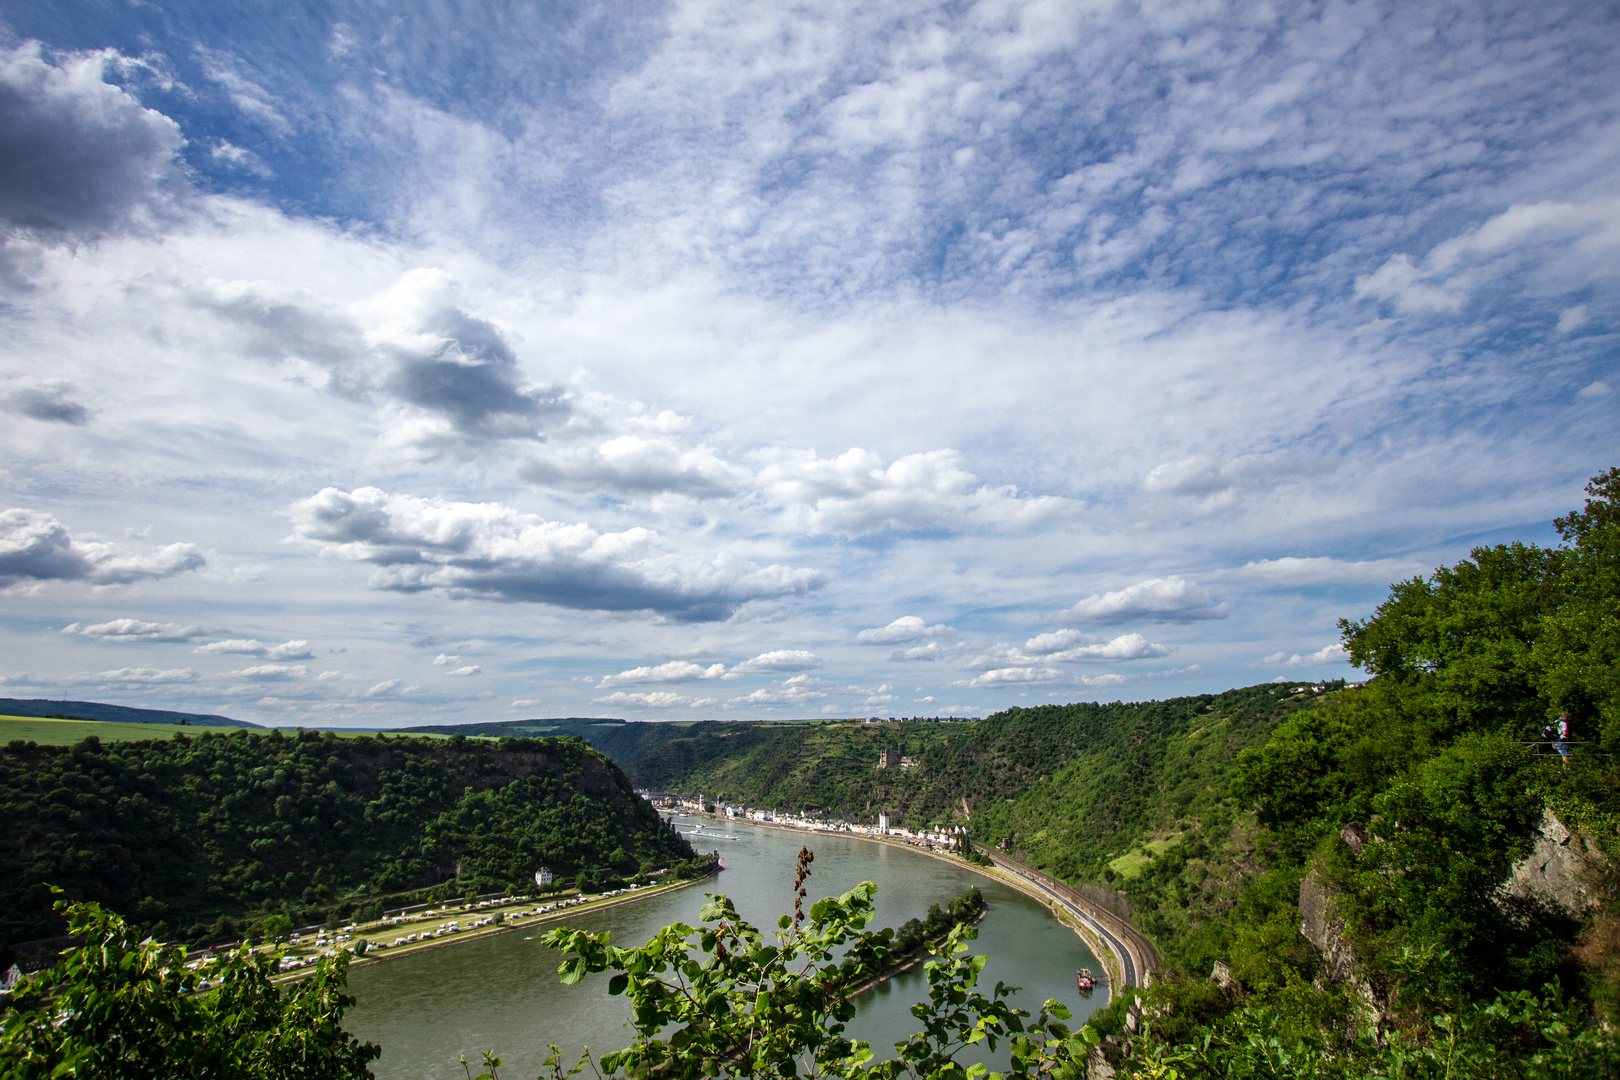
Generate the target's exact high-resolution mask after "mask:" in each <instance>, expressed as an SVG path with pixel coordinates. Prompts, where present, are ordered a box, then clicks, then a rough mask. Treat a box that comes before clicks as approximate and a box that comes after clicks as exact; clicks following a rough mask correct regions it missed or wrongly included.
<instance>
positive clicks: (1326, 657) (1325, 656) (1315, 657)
mask: <svg viewBox="0 0 1620 1080" xmlns="http://www.w3.org/2000/svg"><path fill="white" fill-rule="evenodd" d="M1349 661H1350V653H1349V652H1348V651H1347V650H1346V649H1345V647H1344V646H1343V645H1340V644H1339V643H1338V642H1334V643H1333V644H1331V645H1324V646H1322V647H1321V648H1320V649H1317V650H1316V651H1315V652H1313V653H1307V654H1305V655H1303V656H1302V655H1300V654H1299V653H1295V654H1294V655H1292V656H1289V655H1288V654H1287V653H1284V652H1275V653H1272V654H1271V655H1270V656H1268V657H1266V658H1265V660H1264V661H1263V662H1264V663H1267V664H1284V665H1286V666H1288V667H1312V666H1315V665H1317V664H1340V663H1349Z"/></svg>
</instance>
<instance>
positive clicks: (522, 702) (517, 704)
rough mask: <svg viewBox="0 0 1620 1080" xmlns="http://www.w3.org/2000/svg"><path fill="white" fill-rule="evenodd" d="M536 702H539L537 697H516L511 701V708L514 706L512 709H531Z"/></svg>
mask: <svg viewBox="0 0 1620 1080" xmlns="http://www.w3.org/2000/svg"><path fill="white" fill-rule="evenodd" d="M538 704H540V699H539V698H532V697H526V698H518V699H517V700H516V701H514V702H512V708H514V709H532V708H534V707H535V706H536V705H538Z"/></svg>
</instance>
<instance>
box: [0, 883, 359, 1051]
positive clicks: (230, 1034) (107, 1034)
mask: <svg viewBox="0 0 1620 1080" xmlns="http://www.w3.org/2000/svg"><path fill="white" fill-rule="evenodd" d="M57 908H58V910H59V911H61V912H62V913H63V914H64V915H65V916H66V917H67V921H68V929H69V931H70V932H71V933H72V934H73V936H75V937H76V938H78V939H79V940H80V941H82V942H83V944H82V945H80V946H78V947H76V948H73V949H70V950H69V951H68V952H66V953H64V954H63V955H62V957H61V958H60V959H59V960H57V962H56V964H55V966H53V967H52V968H51V969H50V970H49V971H45V972H41V973H40V974H38V975H36V976H33V977H31V978H28V979H24V980H22V981H21V982H20V983H18V985H17V987H16V988H15V989H14V991H13V994H12V1000H11V1003H10V1005H9V1006H8V1008H7V1009H6V1011H5V1013H4V1015H3V1016H0V1078H3V1080H35V1078H39V1080H44V1078H47V1077H50V1078H57V1077H119V1078H120V1080H146V1078H151V1080H169V1078H172V1077H177V1076H184V1077H187V1078H188V1080H215V1078H217V1080H293V1078H296V1080H351V1078H352V1080H358V1078H361V1077H369V1076H370V1075H371V1071H370V1069H369V1068H368V1067H367V1064H366V1063H367V1062H369V1061H371V1060H372V1059H374V1058H376V1057H377V1056H378V1054H379V1053H380V1052H381V1051H380V1050H379V1049H378V1047H376V1046H374V1045H371V1044H367V1043H362V1042H359V1041H358V1040H357V1039H355V1038H354V1036H353V1035H350V1034H349V1033H348V1032H347V1031H344V1030H343V1027H342V1021H343V1013H344V1011H345V1010H346V1009H347V1008H348V1007H349V1006H350V1005H352V1004H354V999H353V998H351V997H349V996H348V995H346V994H345V993H343V988H344V986H345V983H346V981H347V967H348V957H347V955H346V954H342V953H340V954H338V956H336V957H333V958H327V957H323V958H322V959H321V960H320V961H319V962H318V963H317V964H316V966H315V968H314V970H313V972H312V974H311V976H310V977H309V978H306V979H301V980H299V981H297V982H295V983H290V984H288V985H286V986H279V987H278V986H277V985H276V984H275V983H273V982H272V981H271V976H272V975H274V974H275V970H276V959H277V956H276V954H273V953H254V952H252V951H250V950H248V949H245V948H244V949H241V950H238V951H236V952H232V953H227V954H224V955H221V956H218V957H215V958H213V959H211V960H209V961H208V962H207V963H206V964H204V965H203V966H202V967H200V968H199V969H198V970H196V971H192V970H189V969H187V967H186V964H185V951H184V950H183V949H178V948H171V947H169V946H165V945H162V944H159V943H158V942H156V941H153V940H151V939H150V938H148V939H145V940H141V939H140V938H139V935H138V934H137V932H136V931H135V930H134V929H133V928H131V927H130V926H129V925H128V924H126V923H125V922H124V920H123V919H122V918H120V917H119V916H117V915H115V914H113V913H111V912H107V911H103V910H102V909H101V907H100V906H99V905H97V904H72V905H69V904H66V903H59V904H58V905H57Z"/></svg>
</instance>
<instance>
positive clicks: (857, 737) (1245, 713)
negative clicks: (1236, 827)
mask: <svg viewBox="0 0 1620 1080" xmlns="http://www.w3.org/2000/svg"><path fill="white" fill-rule="evenodd" d="M1340 686H1342V683H1334V684H1328V685H1327V687H1326V690H1327V691H1328V692H1329V693H1331V692H1332V691H1333V690H1336V689H1338V688H1339V687H1340ZM1323 696H1324V695H1323V694H1321V693H1318V692H1317V689H1316V686H1315V685H1314V684H1312V685H1310V686H1302V687H1296V686H1294V685H1288V686H1274V685H1271V684H1266V685H1263V686H1254V687H1249V688H1246V689H1241V690H1230V691H1227V692H1226V693H1224V694H1200V695H1195V696H1190V697H1182V698H1173V699H1171V700H1168V701H1149V702H1115V703H1111V704H1105V705H1100V704H1095V703H1084V704H1076V705H1044V706H1040V707H1037V708H1033V709H1010V710H1008V711H1006V712H1002V713H997V714H995V715H993V716H990V717H988V718H986V719H984V720H982V721H979V722H978V723H966V722H959V721H958V722H949V721H947V722H941V723H931V722H909V723H885V724H861V723H830V724H819V725H811V724H805V725H794V726H785V725H784V726H780V727H776V728H774V729H770V730H760V729H759V728H758V727H745V726H742V725H731V724H724V725H722V724H712V725H693V726H692V727H691V728H689V729H688V731H689V734H686V735H683V736H681V737H677V738H670V739H666V740H664V741H661V742H659V743H658V744H657V745H656V746H654V747H653V748H652V749H651V750H650V751H648V752H647V753H646V755H645V756H644V757H642V758H641V759H640V760H639V761H638V762H636V763H635V764H634V765H632V766H630V773H631V776H632V778H633V779H634V780H635V781H636V783H637V784H638V785H643V786H647V787H655V788H669V789H671V790H678V791H685V792H701V793H702V794H705V795H711V796H714V797H717V798H722V799H728V800H734V801H739V802H743V803H746V804H748V805H750V806H762V807H771V808H775V809H779V810H786V811H793V812H803V811H822V812H826V813H828V814H831V815H835V816H839V817H842V818H845V819H846V820H851V821H862V822H865V821H874V820H876V818H877V815H878V813H879V812H880V811H882V812H886V813H888V815H889V817H890V820H891V821H893V822H895V823H897V824H898V823H901V822H906V823H909V824H911V825H915V826H923V825H928V824H933V823H942V824H962V823H970V824H971V826H972V828H973V832H974V837H975V839H977V840H978V841H980V842H981V843H999V842H1000V841H1001V840H1003V839H1007V840H1009V841H1010V842H1011V843H1012V845H1013V847H1014V849H1015V850H1016V851H1017V852H1019V853H1020V855H1021V856H1022V857H1025V858H1028V859H1030V860H1031V861H1033V862H1036V863H1038V864H1040V865H1041V866H1043V867H1045V868H1048V869H1050V870H1051V871H1052V872H1053V873H1056V874H1058V875H1060V876H1063V877H1067V878H1070V879H1074V880H1090V879H1097V880H1103V879H1105V878H1108V879H1112V878H1114V877H1116V876H1118V875H1117V873H1116V872H1115V871H1113V870H1111V869H1110V868H1109V864H1110V863H1111V862H1121V863H1122V865H1124V866H1125V867H1126V873H1127V874H1135V873H1137V872H1139V871H1140V869H1141V867H1142V865H1143V864H1145V863H1146V862H1147V861H1149V860H1150V859H1151V855H1150V853H1149V852H1148V851H1146V850H1144V849H1143V848H1142V846H1141V845H1142V843H1144V842H1148V843H1153V842H1155V841H1161V842H1160V843H1156V844H1155V847H1159V848H1162V847H1163V846H1164V843H1175V842H1178V841H1176V840H1175V839H1174V838H1178V837H1181V836H1182V835H1183V834H1184V833H1185V831H1186V829H1187V828H1188V827H1189V826H1188V820H1189V819H1190V818H1193V817H1200V816H1202V815H1205V814H1207V813H1209V812H1212V811H1213V810H1214V809H1215V808H1217V807H1220V806H1223V805H1224V806H1226V808H1227V810H1228V811H1230V809H1231V807H1230V804H1229V803H1228V801H1227V791H1226V787H1227V783H1228V781H1229V779H1230V776H1231V771H1232V767H1233V764H1234V762H1235V761H1236V758H1237V754H1238V752H1239V751H1241V750H1243V749H1244V748H1246V747H1254V746H1259V745H1261V744H1263V743H1264V742H1265V741H1266V739H1267V738H1268V737H1269V736H1270V735H1271V733H1272V731H1273V730H1275V729H1276V727H1277V726H1278V725H1279V724H1281V723H1282V722H1283V721H1284V720H1285V719H1287V718H1288V717H1290V716H1292V715H1293V714H1294V713H1295V712H1297V711H1299V710H1300V709H1302V708H1308V707H1313V706H1315V705H1317V704H1319V703H1320V701H1321V700H1322V699H1323ZM885 748H898V749H901V750H903V752H904V753H905V754H906V755H907V756H909V757H910V758H912V760H913V761H914V762H916V767H914V768H909V769H900V768H888V769H882V770H879V769H877V768H875V765H876V763H877V759H878V754H879V752H880V751H882V750H883V749H885ZM1166 838H1171V839H1166ZM1122 860H1123V861H1122Z"/></svg>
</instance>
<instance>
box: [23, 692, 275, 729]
mask: <svg viewBox="0 0 1620 1080" xmlns="http://www.w3.org/2000/svg"><path fill="white" fill-rule="evenodd" d="M57 713H61V714H62V715H63V716H64V717H67V718H68V719H70V720H104V721H111V722H113V723H124V724H178V723H180V722H181V721H182V720H183V721H185V723H186V725H188V726H191V727H240V728H256V727H262V726H263V725H261V724H254V723H250V722H249V721H247V720H232V719H231V718H230V717H228V716H216V715H214V714H213V713H188V712H174V711H172V710H169V709H137V708H135V707H134V706H131V705H107V704H104V703H102V702H99V701H48V700H46V699H44V698H0V715H5V716H34V717H47V718H48V717H52V716H55V715H56V714H57Z"/></svg>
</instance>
